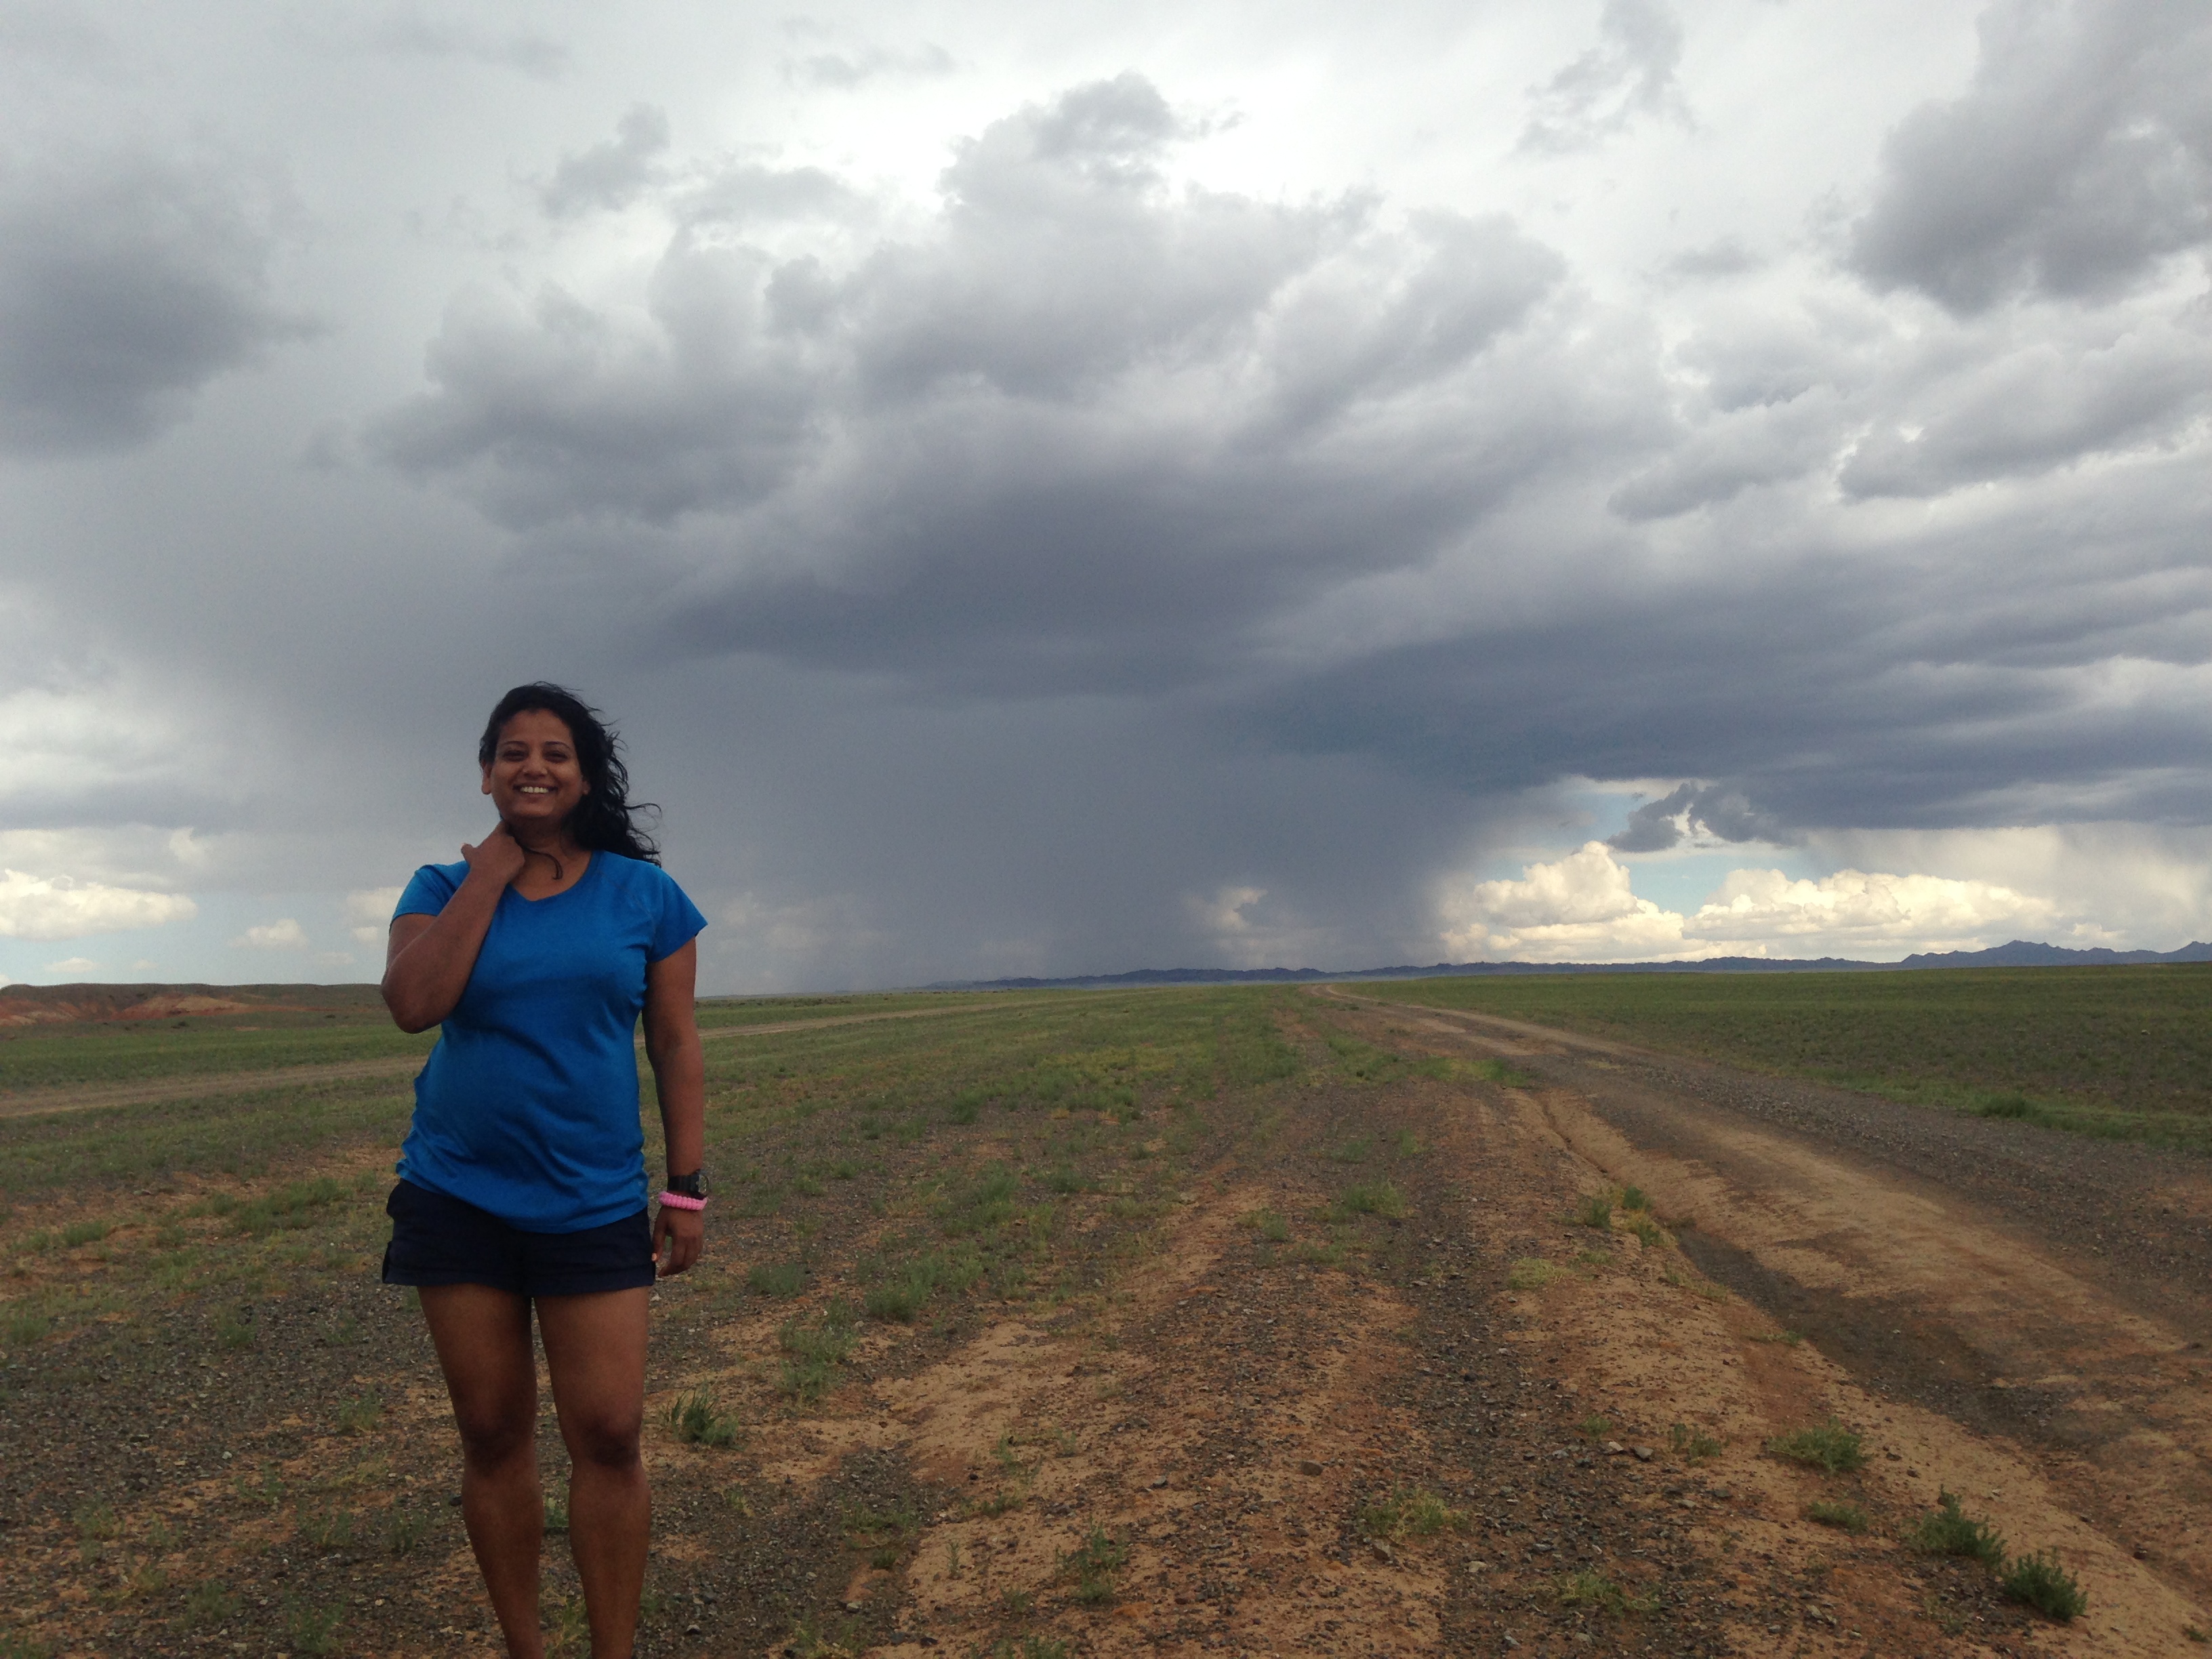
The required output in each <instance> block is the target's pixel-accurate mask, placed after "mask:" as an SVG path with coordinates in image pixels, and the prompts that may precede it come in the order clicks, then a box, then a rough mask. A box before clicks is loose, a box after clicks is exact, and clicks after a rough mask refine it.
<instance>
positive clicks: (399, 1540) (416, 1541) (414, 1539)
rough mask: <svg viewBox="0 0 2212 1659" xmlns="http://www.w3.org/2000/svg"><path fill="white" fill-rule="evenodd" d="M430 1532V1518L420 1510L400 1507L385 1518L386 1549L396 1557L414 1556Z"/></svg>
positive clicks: (387, 1513) (389, 1511)
mask: <svg viewBox="0 0 2212 1659" xmlns="http://www.w3.org/2000/svg"><path fill="white" fill-rule="evenodd" d="M429 1531H430V1517H429V1516H427V1515H424V1514H422V1512H421V1511H420V1510H403V1509H399V1508H398V1507H396V1506H395V1507H394V1508H392V1509H390V1510H386V1512H385V1516H384V1547H385V1548H386V1550H388V1551H390V1552H391V1553H392V1554H394V1555H412V1554H414V1553H415V1551H416V1548H417V1547H419V1546H420V1545H421V1544H422V1540H423V1539H424V1538H425V1537H426V1536H428V1534H429Z"/></svg>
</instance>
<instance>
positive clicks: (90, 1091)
mask: <svg viewBox="0 0 2212 1659" xmlns="http://www.w3.org/2000/svg"><path fill="white" fill-rule="evenodd" d="M1008 1006H1016V1005H1013V1004H1011V1003H980V1002H963V1003H946V1004H944V1005H942V1006H931V1007H927V1008H900V1009H894V1010H892V1011H891V1012H888V1013H876V1014H840V1015H836V1016H834V1017H832V1018H823V1019H786V1020H777V1021H775V1022H773V1023H770V1024H761V1025H717V1026H709V1027H708V1028H707V1029H706V1030H703V1031H702V1032H701V1033H700V1037H701V1040H702V1041H703V1042H721V1041H725V1040H726V1039H728V1038H731V1037H743V1036H774V1035H775V1034H777V1033H780V1032H783V1031H811V1030H816V1029H817V1028H818V1027H821V1026H825V1025H866V1024H872V1023H874V1022H875V1021H878V1020H885V1019H929V1018H935V1017H937V1016H939V1015H943V1014H965V1013H974V1012H976V1011H977V1010H978V1009H981V1008H996V1007H1008ZM644 1047H645V1039H644V1038H643V1037H640V1038H639V1039H638V1048H640V1050H642V1049H643V1048H644ZM421 1070H422V1055H420V1054H405V1055H402V1056H399V1057H397V1058H394V1059H391V1060H337V1061H331V1062H327V1063H325V1064H322V1065H318V1066H262V1067H260V1068H258V1069H256V1070H251V1071H240V1072H210V1073H203V1074H200V1075H197V1076H181V1077H165V1078H162V1079H159V1080H158V1081H155V1082H149V1083H94V1084H71V1085H68V1086H66V1087H64V1088H58V1089H20V1090H16V1091H12V1092H9V1091H0V1117H31V1116H35V1115H40V1114H43V1113H47V1112H86V1111H91V1110H94V1109H96V1108H99V1107H102V1106H148V1105H152V1104H154V1103H157V1102H160V1101H164V1100H209V1099H212V1098H215V1097H218V1096H222V1095H246V1094H261V1093H266V1092H270V1091H287V1090H299V1089H310V1088H314V1087H316V1086H318V1085H323V1084H329V1083H349V1082H354V1081H356V1080H358V1079H362V1078H379V1077H393V1078H398V1077H412V1076H414V1075H415V1073H417V1072H419V1071H421Z"/></svg>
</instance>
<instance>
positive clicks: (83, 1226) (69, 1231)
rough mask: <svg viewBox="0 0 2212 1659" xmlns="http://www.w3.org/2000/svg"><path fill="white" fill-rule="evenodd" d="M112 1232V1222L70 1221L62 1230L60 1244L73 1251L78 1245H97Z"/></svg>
mask: <svg viewBox="0 0 2212 1659" xmlns="http://www.w3.org/2000/svg"><path fill="white" fill-rule="evenodd" d="M113 1231H115V1224H114V1223H113V1222H112V1221H72V1222H70V1225H68V1226H66V1227H64V1228H63V1229H62V1243H63V1245H64V1248H66V1249H72V1250H73V1249H76V1247H77V1246H78V1245H80V1244H97V1243H100V1240H101V1239H103V1238H105V1237H107V1236H108V1234H110V1233H112V1232H113Z"/></svg>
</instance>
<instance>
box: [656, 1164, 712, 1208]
mask: <svg viewBox="0 0 2212 1659" xmlns="http://www.w3.org/2000/svg"><path fill="white" fill-rule="evenodd" d="M661 1190H662V1191H663V1192H670V1193H673V1194H676V1195H677V1197H678V1198H696V1199H697V1200H700V1201H701V1202H702V1203H704V1202H705V1201H706V1198H707V1172H706V1171H705V1170H692V1171H691V1173H690V1175H687V1176H680V1175H672V1176H669V1177H668V1179H667V1180H666V1181H664V1182H661Z"/></svg>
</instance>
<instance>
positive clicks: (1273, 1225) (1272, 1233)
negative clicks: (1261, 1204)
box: [1239, 1210, 1291, 1244]
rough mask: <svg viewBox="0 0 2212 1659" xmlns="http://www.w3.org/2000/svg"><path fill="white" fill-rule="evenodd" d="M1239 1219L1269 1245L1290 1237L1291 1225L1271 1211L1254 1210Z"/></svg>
mask: <svg viewBox="0 0 2212 1659" xmlns="http://www.w3.org/2000/svg"><path fill="white" fill-rule="evenodd" d="M1239 1219H1241V1220H1242V1221H1243V1224H1244V1225H1246V1226H1248V1227H1249V1228H1250V1229H1251V1230H1252V1231H1254V1232H1255V1233H1257V1234H1259V1235H1260V1237H1262V1238H1264V1239H1266V1240H1267V1242H1268V1243H1270V1244H1280V1243H1283V1241H1284V1240H1285V1239H1287V1238H1288V1237H1290V1236H1291V1224H1290V1223H1289V1222H1287V1221H1285V1220H1284V1219H1283V1218H1282V1217H1281V1216H1279V1215H1278V1214H1276V1213H1275V1212H1274V1211H1273V1210H1254V1211H1251V1212H1249V1213H1248V1214H1246V1215H1244V1216H1242V1217H1240V1218H1239Z"/></svg>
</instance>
